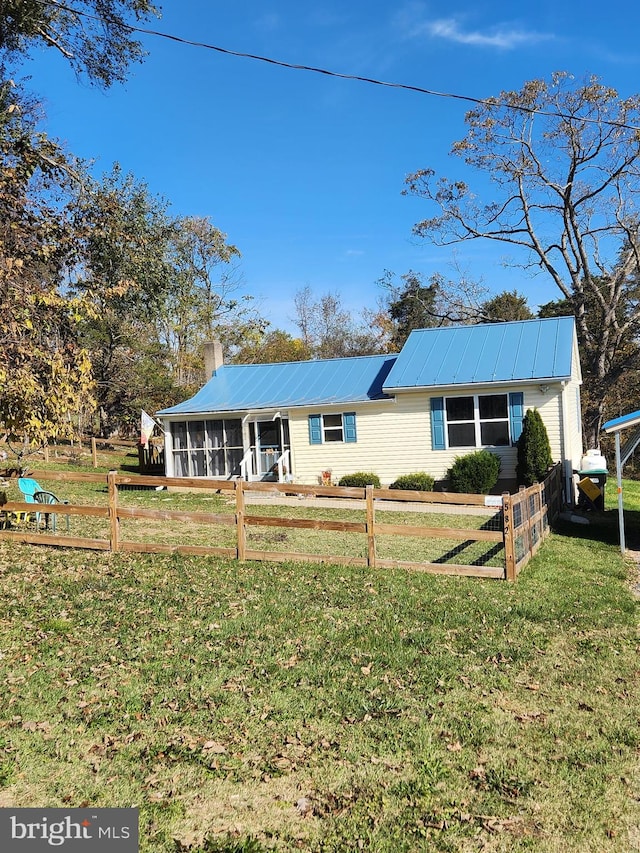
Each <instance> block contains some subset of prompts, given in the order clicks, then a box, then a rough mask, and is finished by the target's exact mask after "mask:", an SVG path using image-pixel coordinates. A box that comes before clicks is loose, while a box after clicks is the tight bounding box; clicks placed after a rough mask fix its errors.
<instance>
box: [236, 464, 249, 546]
mask: <svg viewBox="0 0 640 853" xmlns="http://www.w3.org/2000/svg"><path fill="white" fill-rule="evenodd" d="M234 488H235V492H236V534H237V547H236V555H237V558H238V560H245V559H246V556H245V555H246V546H247V540H246V529H245V524H244V481H243V480H236V481H235V487H234Z"/></svg>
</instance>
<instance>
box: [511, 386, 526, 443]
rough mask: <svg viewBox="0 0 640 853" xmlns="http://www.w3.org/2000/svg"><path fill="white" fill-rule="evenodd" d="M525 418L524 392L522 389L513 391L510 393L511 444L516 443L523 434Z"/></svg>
mask: <svg viewBox="0 0 640 853" xmlns="http://www.w3.org/2000/svg"><path fill="white" fill-rule="evenodd" d="M523 418H524V394H523V393H522V391H512V392H511V393H510V394H509V426H510V427H511V444H515V443H516V442H517V440H518V439H519V438H520V436H521V435H522V419H523Z"/></svg>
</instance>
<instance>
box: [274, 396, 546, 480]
mask: <svg viewBox="0 0 640 853" xmlns="http://www.w3.org/2000/svg"><path fill="white" fill-rule="evenodd" d="M514 390H518V391H523V392H524V406H525V410H526V409H532V408H537V409H539V411H540V414H541V416H542V419H543V421H544V423H545V426H546V427H547V432H548V434H549V442H550V444H551V452H552V455H553V459H554V461H557V460H559V459H560V458H561V448H562V405H561V399H560V394H561V386H560V385H559V383H556V384H555V385H554V386H553V387H549V388H548V390H546V391H545V392H542V391H541V390H540V387H539V386H537V385H530V386H519V387H517V388H514V387H513V386H511V387H509V386H501V387H497V388H491V389H490V390H489V389H486V388H485V389H471V388H469V389H468V390H467V389H465V390H464V391H463V390H462V389H460V390H459V391H458V392H457V393H462V394H464V393H465V392H466V393H474V392H475V393H478V392H479V393H492V394H501V393H508V392H509V391H514ZM442 393H443V392H439V393H437V394H433V395H432V394H429V393H428V392H427V391H419V392H404V393H399V394H398V395H397V398H396V400H395V402H389V401H387V402H380V403H368V404H360V405H355V406H353V405H352V406H343V407H341V408H337V407H334V408H323V409H322V412H323V413H329V414H330V413H334V412H345V411H355V412H356V429H357V438H358V440H357V442H355V443H353V444H349V443H338V442H336V443H328V444H310V443H309V427H308V414H310V412H309V411H308V410H305V411H304V412H303V411H297V412H296V411H290V412H289V429H290V434H291V448H292V470H293V473H294V477H295V479H296V481H297V482H300V483H317V482H318V481H319V478H320V475H321V472H322V471H323V470H326V469H328V468H330V469H331V471H332V476H333V481H334V482H337V481H338V480H339V479H340V477H342V476H343V475H344V474H352V473H354V472H355V471H373V472H374V473H376V474H377V475H378V476H379V477H380V481H381V482H382V484H383V485H388V484H389V483H392V482H393V481H394V480H395V479H396V478H397V477H398V476H399V475H400V474H411V473H414V472H416V471H426V472H427V473H428V474H431V475H432V476H433V477H434V478H435V479H436V480H440V479H443V478H444V477H445V476H446V472H447V470H448V468H450V467H451V464H452V463H453V461H454V460H455V458H456V456H462V455H464V454H465V453H467V452H473V451H472V450H471V449H469V450H466V449H465V448H455V449H453V450H436V451H434V450H432V449H431V413H430V397H431V396H442ZM445 396H446V394H445ZM317 411H319V410H317ZM490 449H491V452H492V453H495V454H496V455H497V456H500V458H501V460H502V467H501V470H500V477H501V479H513V478H515V470H516V461H517V451H516V448H515V447H496V448H490Z"/></svg>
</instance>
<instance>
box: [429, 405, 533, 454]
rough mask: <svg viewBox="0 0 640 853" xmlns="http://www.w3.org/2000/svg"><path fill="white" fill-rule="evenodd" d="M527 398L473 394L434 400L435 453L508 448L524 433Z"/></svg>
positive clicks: (432, 410) (432, 415) (432, 412)
mask: <svg viewBox="0 0 640 853" xmlns="http://www.w3.org/2000/svg"><path fill="white" fill-rule="evenodd" d="M522 413H523V395H522V393H521V392H514V393H511V394H469V395H465V396H460V397H434V398H432V399H431V427H432V439H433V449H434V450H444V449H445V448H456V447H506V446H509V445H510V444H514V443H515V442H516V441H517V439H518V438H519V435H520V431H521V429H522V426H521V424H522Z"/></svg>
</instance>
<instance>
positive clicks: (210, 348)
mask: <svg viewBox="0 0 640 853" xmlns="http://www.w3.org/2000/svg"><path fill="white" fill-rule="evenodd" d="M203 349H204V373H205V382H208V381H209V380H210V379H211V377H212V376H213V374H214V373H215V372H216V370H217V369H218V368H219V367H222V365H223V364H224V356H223V355H222V344H221V343H220V341H207V342H206V343H205V344H204V347H203Z"/></svg>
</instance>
